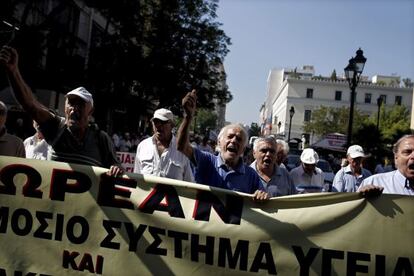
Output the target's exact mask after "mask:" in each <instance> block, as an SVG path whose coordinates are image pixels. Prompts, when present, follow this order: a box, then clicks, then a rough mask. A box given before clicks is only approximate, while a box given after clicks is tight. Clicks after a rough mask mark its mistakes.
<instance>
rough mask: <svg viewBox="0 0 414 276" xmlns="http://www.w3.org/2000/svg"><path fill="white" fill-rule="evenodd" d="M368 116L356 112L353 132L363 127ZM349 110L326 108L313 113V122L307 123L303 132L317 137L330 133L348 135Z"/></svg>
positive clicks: (322, 107)
mask: <svg viewBox="0 0 414 276" xmlns="http://www.w3.org/2000/svg"><path fill="white" fill-rule="evenodd" d="M367 118H368V116H367V115H364V114H362V113H361V112H359V111H358V109H355V110H354V121H353V132H355V131H357V129H358V127H360V126H362V124H363V122H364V120H366V119H367ZM348 122H349V108H348V107H341V108H334V107H326V106H321V107H320V108H318V109H316V110H313V111H312V118H311V121H309V122H305V123H304V126H303V130H304V131H305V132H307V133H314V134H316V135H317V136H321V137H322V136H324V135H326V134H328V133H333V132H338V133H344V134H346V133H347V131H348Z"/></svg>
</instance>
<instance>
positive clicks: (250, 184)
mask: <svg viewBox="0 0 414 276" xmlns="http://www.w3.org/2000/svg"><path fill="white" fill-rule="evenodd" d="M193 152H194V158H195V161H196V168H195V175H194V178H195V181H196V182H197V183H200V184H205V185H209V186H213V187H218V188H222V189H227V190H233V191H238V192H243V193H248V194H253V193H254V192H255V191H256V190H262V191H264V190H265V189H264V187H263V185H262V184H261V183H260V179H259V176H258V175H257V173H256V171H255V170H254V169H252V168H250V167H249V166H246V165H245V164H244V163H243V161H242V159H241V158H240V161H239V164H238V166H237V168H236V169H234V170H233V169H229V168H228V167H227V166H226V165H225V164H224V161H223V159H222V158H221V156H220V154H219V155H217V156H216V155H213V154H211V153H209V152H205V151H201V150H199V149H197V148H193Z"/></svg>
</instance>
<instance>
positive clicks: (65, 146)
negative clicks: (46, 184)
mask: <svg viewBox="0 0 414 276" xmlns="http://www.w3.org/2000/svg"><path fill="white" fill-rule="evenodd" d="M39 130H40V131H41V132H42V134H43V136H44V137H45V140H46V142H47V143H48V144H49V145H50V148H49V150H50V155H51V160H55V161H61V162H69V163H76V164H83V165H90V166H98V167H104V168H109V167H111V166H112V165H117V166H119V167H121V164H120V163H119V161H118V159H117V158H116V153H115V150H114V146H113V144H112V139H111V138H110V137H109V136H108V134H106V133H105V132H104V131H101V130H97V129H94V128H93V127H91V126H89V127H88V128H87V129H86V132H85V136H84V138H83V140H82V141H78V140H77V139H76V138H75V137H74V136H73V134H72V132H71V131H70V130H69V128H68V127H67V125H66V124H65V118H63V117H59V116H55V117H53V118H51V119H50V120H48V121H47V122H44V123H42V124H39Z"/></svg>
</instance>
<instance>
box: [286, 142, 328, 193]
mask: <svg viewBox="0 0 414 276" xmlns="http://www.w3.org/2000/svg"><path fill="white" fill-rule="evenodd" d="M300 161H301V164H300V165H299V166H298V167H296V168H294V169H292V170H291V171H290V176H291V177H292V180H293V183H294V184H295V186H296V187H297V188H304V189H305V191H321V190H322V188H323V186H324V182H325V181H324V179H325V177H324V173H323V171H322V170H321V169H320V168H318V167H316V163H318V161H319V155H318V153H316V151H315V150H314V149H312V148H306V149H304V150H303V151H302V154H301V155H300Z"/></svg>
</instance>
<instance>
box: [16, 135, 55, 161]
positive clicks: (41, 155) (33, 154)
mask: <svg viewBox="0 0 414 276" xmlns="http://www.w3.org/2000/svg"><path fill="white" fill-rule="evenodd" d="M23 144H24V148H25V150H26V158H30V159H38V160H48V159H50V156H49V155H48V153H49V144H48V143H47V142H46V140H45V139H41V140H39V139H38V138H37V136H36V134H35V135H33V136H30V137H27V138H26V139H25V140H24V141H23Z"/></svg>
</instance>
